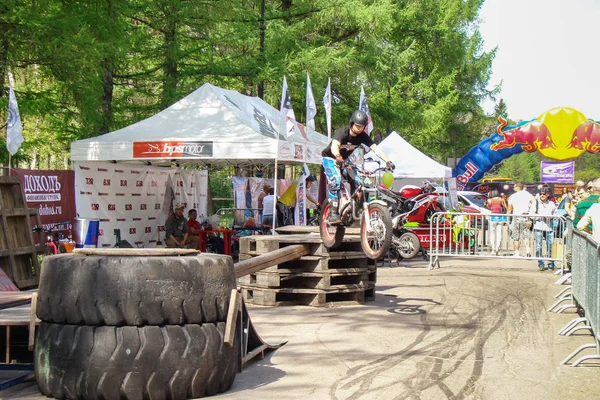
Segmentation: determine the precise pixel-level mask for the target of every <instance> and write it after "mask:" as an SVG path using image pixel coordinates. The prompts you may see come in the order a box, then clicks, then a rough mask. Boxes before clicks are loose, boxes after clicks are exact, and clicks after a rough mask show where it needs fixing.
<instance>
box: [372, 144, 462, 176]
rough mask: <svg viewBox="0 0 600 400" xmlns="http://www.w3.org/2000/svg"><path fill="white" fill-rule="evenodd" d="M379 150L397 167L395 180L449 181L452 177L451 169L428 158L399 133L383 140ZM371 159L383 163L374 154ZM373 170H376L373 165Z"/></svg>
mask: <svg viewBox="0 0 600 400" xmlns="http://www.w3.org/2000/svg"><path fill="white" fill-rule="evenodd" d="M379 148H380V149H382V150H383V151H384V152H385V154H386V155H387V156H388V157H389V158H390V160H391V161H392V162H393V163H394V164H395V165H396V169H395V170H394V178H395V179H405V178H420V179H444V180H447V179H449V178H451V177H452V169H451V168H449V167H446V166H444V165H442V164H440V163H438V162H437V161H435V160H433V159H431V158H429V157H427V156H426V155H425V154H423V153H421V152H420V151H419V150H418V149H416V148H415V147H414V146H412V145H411V144H410V143H408V142H407V141H406V140H404V139H403V138H402V137H401V136H400V135H398V133H397V132H391V133H390V134H389V135H388V136H387V137H386V138H385V139H383V140H382V141H381V143H380V144H379ZM369 157H371V158H373V159H374V160H379V161H381V160H380V159H379V157H377V156H376V155H374V154H373V155H371V154H369ZM382 165H383V164H382ZM371 168H372V169H375V167H374V166H372V165H371Z"/></svg>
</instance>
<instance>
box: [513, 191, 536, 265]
mask: <svg viewBox="0 0 600 400" xmlns="http://www.w3.org/2000/svg"><path fill="white" fill-rule="evenodd" d="M524 187H525V186H524V185H523V184H522V183H521V182H518V183H515V193H513V194H511V195H510V197H509V198H508V214H513V215H516V216H515V217H513V219H512V221H511V223H510V237H511V238H512V240H513V244H514V247H515V256H516V257H519V255H520V253H519V251H520V249H521V241H525V242H526V245H527V248H526V250H527V254H528V255H529V253H531V250H530V248H529V237H530V234H531V231H530V229H529V227H527V217H522V216H521V215H524V214H528V213H529V206H530V205H531V202H532V201H533V196H532V195H531V193H529V192H528V191H526V190H523V188H524Z"/></svg>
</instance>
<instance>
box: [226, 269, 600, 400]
mask: <svg viewBox="0 0 600 400" xmlns="http://www.w3.org/2000/svg"><path fill="white" fill-rule="evenodd" d="M401 265H402V266H400V267H394V268H388V267H384V268H379V269H378V279H377V296H376V300H375V301H373V302H369V303H367V305H366V306H351V307H334V308H321V309H317V308H309V307H286V308H270V307H257V306H254V307H250V315H251V317H252V319H253V322H254V324H255V326H256V328H257V330H258V332H259V333H260V334H261V335H262V336H263V339H265V340H267V341H269V340H271V341H277V340H287V341H288V343H287V344H286V345H285V346H284V347H282V348H281V349H279V350H277V351H275V352H273V353H271V354H270V355H268V356H267V357H265V359H263V360H259V361H258V362H254V363H252V364H250V365H249V366H248V367H247V368H246V369H245V370H244V371H243V372H242V373H241V374H238V376H237V378H236V382H235V383H234V386H233V388H232V389H231V390H230V391H229V392H228V393H226V394H223V395H221V396H218V398H219V399H221V398H222V399H237V398H241V397H243V398H245V399H277V400H281V399H299V398H302V399H584V398H585V399H589V398H596V397H597V396H598V397H600V379H598V378H599V377H600V368H599V367H600V363H598V362H593V361H592V362H589V361H588V364H587V365H588V367H577V368H573V367H567V366H560V365H559V363H560V361H561V360H562V359H563V358H565V357H566V356H567V355H568V354H570V353H571V352H572V351H573V350H574V349H576V348H577V347H579V346H580V345H581V344H584V343H592V342H593V340H592V337H591V336H590V334H589V333H587V332H585V331H580V333H579V334H578V335H576V336H575V337H563V336H559V335H557V331H558V330H559V329H560V328H561V327H562V326H564V325H565V324H566V323H567V322H569V321H570V320H571V319H572V318H574V317H576V316H577V315H576V314H575V311H574V310H568V311H566V312H565V313H563V314H556V313H549V312H546V309H547V308H548V307H550V306H551V305H552V304H553V303H554V301H555V299H554V297H553V296H554V295H555V294H557V293H558V292H559V291H560V290H561V289H562V287H561V286H557V285H555V284H554V282H555V281H556V280H557V278H558V277H557V276H556V275H553V274H551V273H550V272H549V271H545V272H540V271H539V270H538V268H537V266H536V263H535V261H518V260H502V259H500V260H498V259H496V260H468V261H467V260H459V259H448V258H446V259H443V260H442V263H441V269H436V270H433V271H430V270H428V269H427V264H426V263H425V262H410V263H403V264H401ZM587 351H588V353H586V354H591V353H589V352H592V351H593V350H587Z"/></svg>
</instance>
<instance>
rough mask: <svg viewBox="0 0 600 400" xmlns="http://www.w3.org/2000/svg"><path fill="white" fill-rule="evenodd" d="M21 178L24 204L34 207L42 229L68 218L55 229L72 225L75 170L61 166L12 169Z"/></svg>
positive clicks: (66, 228) (63, 228)
mask: <svg viewBox="0 0 600 400" xmlns="http://www.w3.org/2000/svg"><path fill="white" fill-rule="evenodd" d="M11 174H14V175H15V176H17V177H18V178H19V180H20V181H21V185H22V186H23V191H24V192H25V201H26V202H27V207H30V208H37V210H38V214H39V215H40V217H41V221H42V225H43V227H44V229H49V228H50V227H52V226H54V225H55V224H58V223H61V222H69V225H65V226H64V227H61V228H59V229H58V231H59V232H65V233H66V231H68V230H70V229H72V226H70V224H72V222H73V218H75V183H74V181H75V173H74V172H73V171H63V170H30V169H20V168H16V169H12V170H11Z"/></svg>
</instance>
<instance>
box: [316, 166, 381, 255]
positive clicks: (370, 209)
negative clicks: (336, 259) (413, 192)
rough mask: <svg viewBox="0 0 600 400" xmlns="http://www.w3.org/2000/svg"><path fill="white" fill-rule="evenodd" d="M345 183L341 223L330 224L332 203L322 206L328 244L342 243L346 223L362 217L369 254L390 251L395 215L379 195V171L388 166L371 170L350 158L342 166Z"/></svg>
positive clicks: (322, 225)
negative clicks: (392, 215) (377, 178)
mask: <svg viewBox="0 0 600 400" xmlns="http://www.w3.org/2000/svg"><path fill="white" fill-rule="evenodd" d="M340 170H341V173H342V185H341V189H340V200H339V213H340V218H341V220H342V224H341V225H330V224H329V211H330V209H331V204H330V203H329V202H326V203H325V204H324V205H323V206H322V211H321V216H320V218H319V231H320V233H321V239H322V240H323V244H324V245H325V247H327V248H329V249H333V248H336V247H338V246H339V245H340V244H341V243H342V240H343V239H344V233H345V232H346V227H350V226H352V225H353V224H354V223H355V222H358V221H360V243H361V247H362V250H363V252H364V253H365V255H366V256H367V257H369V258H371V259H379V258H381V257H383V256H384V255H385V254H387V252H388V250H389V247H390V244H391V241H392V217H391V215H390V212H389V210H388V205H387V203H385V202H384V201H382V200H379V199H378V192H379V189H378V187H377V184H376V174H377V172H379V171H383V170H385V168H378V169H376V170H374V171H368V170H366V169H365V168H364V162H363V164H362V165H360V164H358V163H354V162H352V161H351V160H346V161H345V162H344V165H343V166H342V167H341V168H340Z"/></svg>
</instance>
